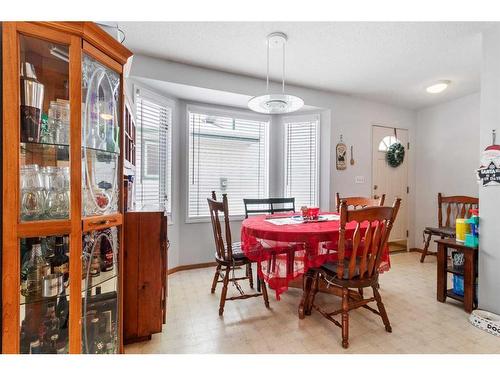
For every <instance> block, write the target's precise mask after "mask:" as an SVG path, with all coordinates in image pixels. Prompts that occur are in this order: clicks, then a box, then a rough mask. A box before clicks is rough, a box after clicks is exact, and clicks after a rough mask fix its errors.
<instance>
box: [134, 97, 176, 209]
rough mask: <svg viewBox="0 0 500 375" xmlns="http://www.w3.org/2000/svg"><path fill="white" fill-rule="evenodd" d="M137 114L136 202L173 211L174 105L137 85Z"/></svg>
mask: <svg viewBox="0 0 500 375" xmlns="http://www.w3.org/2000/svg"><path fill="white" fill-rule="evenodd" d="M136 114H137V121H136V134H137V139H136V160H137V161H138V163H137V167H136V168H137V170H136V181H135V185H136V186H135V197H136V206H137V208H138V209H146V208H151V209H162V210H166V212H167V213H170V212H171V209H170V207H171V206H170V201H171V200H170V189H171V152H170V148H171V147H170V138H171V137H170V134H171V133H170V131H171V127H172V106H171V105H169V104H168V102H167V101H166V100H165V99H163V98H161V97H159V96H156V95H155V94H152V93H149V92H148V91H146V90H144V89H136Z"/></svg>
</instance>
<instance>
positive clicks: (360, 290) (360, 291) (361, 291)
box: [358, 288, 363, 298]
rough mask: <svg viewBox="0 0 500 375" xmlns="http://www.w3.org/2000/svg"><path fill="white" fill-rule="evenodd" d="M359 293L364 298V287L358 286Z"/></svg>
mask: <svg viewBox="0 0 500 375" xmlns="http://www.w3.org/2000/svg"><path fill="white" fill-rule="evenodd" d="M358 293H359V295H360V296H361V298H363V288H358Z"/></svg>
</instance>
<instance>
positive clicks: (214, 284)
mask: <svg viewBox="0 0 500 375" xmlns="http://www.w3.org/2000/svg"><path fill="white" fill-rule="evenodd" d="M220 267H221V266H220V264H218V265H217V268H216V269H215V275H214V280H213V281H212V290H211V291H210V293H212V294H214V293H215V288H216V287H217V281H219V275H220Z"/></svg>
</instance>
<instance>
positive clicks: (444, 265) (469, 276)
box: [436, 238, 478, 313]
mask: <svg viewBox="0 0 500 375" xmlns="http://www.w3.org/2000/svg"><path fill="white" fill-rule="evenodd" d="M436 243H437V245H438V251H437V257H438V264H437V300H438V301H439V302H445V301H446V298H447V297H449V298H452V299H455V300H457V301H460V302H462V303H463V304H464V310H465V311H466V312H468V313H470V312H472V309H473V308H474V305H475V303H474V296H475V286H474V284H475V281H476V276H477V271H476V267H477V257H478V249H477V247H469V246H465V245H464V244H463V243H460V242H457V241H456V240H455V239H454V238H447V239H442V240H436ZM448 249H455V250H456V251H459V252H462V253H463V254H464V258H465V263H464V268H463V271H459V270H455V269H453V267H449V266H448ZM448 273H452V274H455V275H460V276H463V277H464V295H463V297H462V296H459V295H458V294H455V293H453V289H448V286H447V284H448Z"/></svg>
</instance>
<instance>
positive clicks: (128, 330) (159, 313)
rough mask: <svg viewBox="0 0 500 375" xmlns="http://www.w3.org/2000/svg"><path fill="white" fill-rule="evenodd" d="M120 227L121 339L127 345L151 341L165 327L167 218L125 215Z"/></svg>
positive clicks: (159, 215) (140, 214) (148, 213)
mask: <svg viewBox="0 0 500 375" xmlns="http://www.w3.org/2000/svg"><path fill="white" fill-rule="evenodd" d="M124 227H125V233H124V234H125V241H124V251H125V264H124V285H123V288H124V290H123V308H124V310H123V323H124V324H123V337H124V343H125V344H130V343H133V342H138V341H145V340H149V339H151V335H152V334H154V333H159V332H161V330H162V325H163V323H165V318H166V307H167V302H166V300H167V247H168V246H167V244H168V240H167V217H166V216H164V214H163V212H127V213H126V214H125V219H124Z"/></svg>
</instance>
